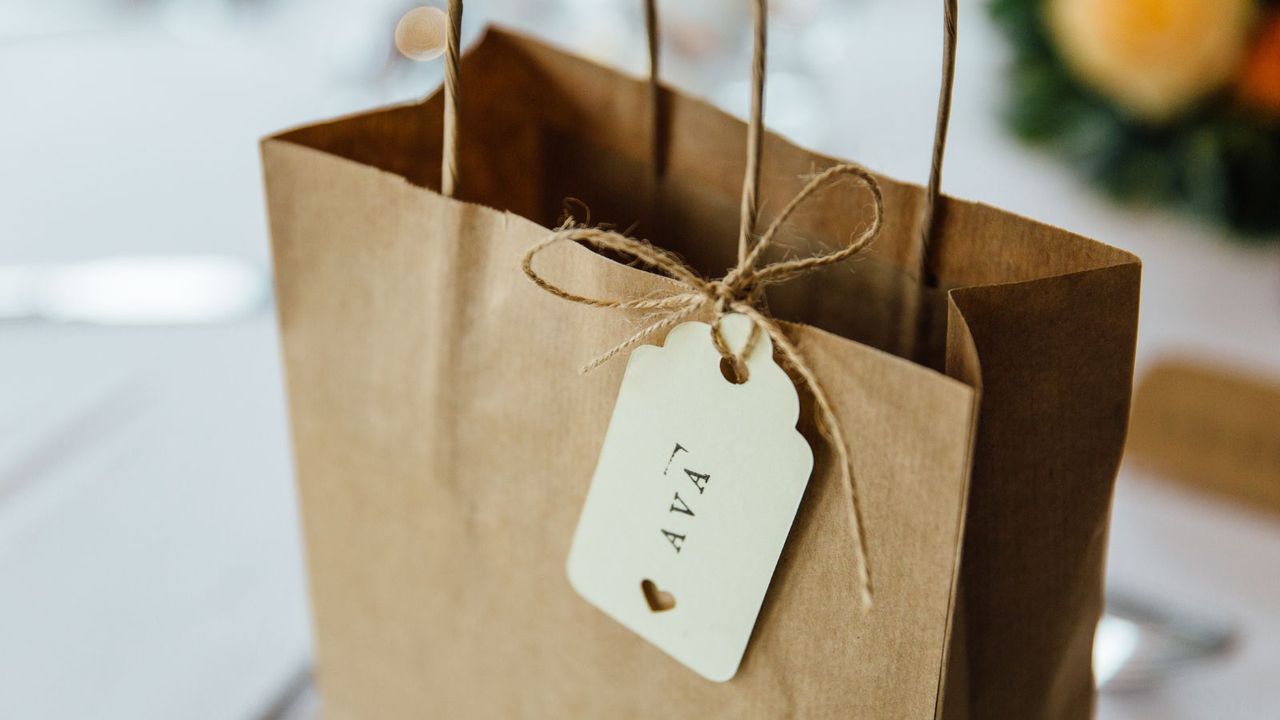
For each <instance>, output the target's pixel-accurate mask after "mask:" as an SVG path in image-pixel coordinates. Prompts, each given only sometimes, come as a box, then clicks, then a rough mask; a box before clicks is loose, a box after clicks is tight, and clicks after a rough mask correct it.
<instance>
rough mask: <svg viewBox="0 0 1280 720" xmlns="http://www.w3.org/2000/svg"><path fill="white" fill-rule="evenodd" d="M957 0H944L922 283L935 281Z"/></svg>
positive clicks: (922, 238)
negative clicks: (932, 258) (933, 255)
mask: <svg viewBox="0 0 1280 720" xmlns="http://www.w3.org/2000/svg"><path fill="white" fill-rule="evenodd" d="M956 15H957V13H956V0H943V2H942V82H941V85H940V86H939V88H938V114H937V118H936V119H935V121H934V128H933V152H932V155H931V157H930V162H929V182H928V185H926V186H925V193H924V207H923V208H922V210H921V213H920V273H919V278H920V282H921V283H922V284H924V283H926V282H927V283H930V284H936V282H935V280H934V279H933V277H932V272H931V271H930V267H929V263H928V255H929V246H930V244H931V243H932V241H933V239H934V238H933V234H934V224H935V220H936V218H937V214H938V196H939V195H940V194H941V193H942V157H943V154H944V153H945V151H946V147H947V128H948V126H949V125H950V124H951V89H952V86H953V85H954V84H955V77H956Z"/></svg>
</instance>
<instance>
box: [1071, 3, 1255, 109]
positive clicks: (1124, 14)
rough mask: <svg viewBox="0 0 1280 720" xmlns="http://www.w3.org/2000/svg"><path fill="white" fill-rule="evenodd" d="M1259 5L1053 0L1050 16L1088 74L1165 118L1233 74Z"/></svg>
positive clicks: (1080, 71)
mask: <svg viewBox="0 0 1280 720" xmlns="http://www.w3.org/2000/svg"><path fill="white" fill-rule="evenodd" d="M1255 13H1256V5H1255V2H1254V0H1049V4H1048V7H1047V17H1046V20H1047V23H1048V26H1049V29H1050V32H1051V33H1052V35H1053V37H1054V39H1055V41H1056V43H1057V45H1058V49H1059V51H1060V52H1061V53H1062V56H1063V59H1064V60H1065V62H1066V63H1067V65H1068V66H1069V67H1071V68H1072V70H1073V71H1074V72H1075V73H1076V74H1077V75H1079V76H1080V77H1081V79H1082V80H1083V81H1084V82H1086V83H1087V84H1089V85H1090V86H1092V87H1093V88H1094V89H1096V90H1097V91H1098V92H1101V93H1103V94H1105V95H1107V96H1108V97H1110V98H1111V99H1112V100H1113V101H1115V102H1116V103H1117V104H1118V105H1120V106H1121V107H1123V108H1125V109H1126V110H1127V111H1129V112H1130V113H1131V114H1133V115H1135V116H1137V117H1139V118H1142V119H1146V120H1150V121H1156V122H1158V121H1161V120H1165V119H1168V118H1170V117H1172V116H1173V115H1174V114H1176V113H1177V112H1178V111H1180V110H1183V109H1184V108H1186V107H1187V106H1188V105H1190V104H1191V103H1194V102H1195V101H1196V100H1197V99H1199V98H1201V97H1203V96H1204V95H1205V94H1207V93H1209V92H1212V91H1213V90H1216V89H1218V88H1220V87H1222V86H1223V85H1225V84H1226V83H1227V82H1228V81H1230V80H1231V79H1232V77H1233V76H1234V75H1235V73H1236V71H1237V69H1238V68H1239V67H1240V63H1241V60H1242V59H1243V57H1244V54H1245V49H1246V46H1247V44H1248V39H1249V29H1250V26H1251V24H1252V21H1253V18H1254V16H1255Z"/></svg>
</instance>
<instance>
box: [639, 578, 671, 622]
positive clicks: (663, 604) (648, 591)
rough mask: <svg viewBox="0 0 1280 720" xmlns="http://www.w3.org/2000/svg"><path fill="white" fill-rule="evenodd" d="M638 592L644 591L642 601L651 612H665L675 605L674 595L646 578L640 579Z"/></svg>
mask: <svg viewBox="0 0 1280 720" xmlns="http://www.w3.org/2000/svg"><path fill="white" fill-rule="evenodd" d="M640 592H642V593H644V601H645V602H646V603H648V604H649V609H650V610H651V611H653V612H656V613H659V612H666V611H667V610H670V609H671V608H673V607H675V606H676V596H675V595H672V594H671V593H669V592H667V591H666V590H659V589H658V586H657V585H656V584H654V582H653V581H652V580H650V579H648V578H645V579H644V580H641V581H640Z"/></svg>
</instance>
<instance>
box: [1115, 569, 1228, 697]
mask: <svg viewBox="0 0 1280 720" xmlns="http://www.w3.org/2000/svg"><path fill="white" fill-rule="evenodd" d="M1234 642H1235V633H1234V631H1233V630H1232V629H1231V627H1230V626H1229V625H1228V624H1227V623H1226V622H1224V621H1222V620H1218V619H1214V618H1209V617H1206V616H1192V615H1189V614H1185V613H1182V612H1180V611H1174V610H1173V609H1171V608H1167V607H1161V606H1158V605H1156V604H1154V603H1153V602H1152V601H1151V600H1150V599H1149V598H1141V597H1136V596H1132V595H1129V594H1126V593H1124V592H1117V591H1115V590H1112V591H1110V592H1109V593H1108V595H1107V611H1106V613H1105V614H1104V615H1103V617H1102V621H1101V622H1100V623H1098V632H1097V635H1096V636H1095V637H1094V644H1093V673H1094V677H1095V678H1096V680H1097V683H1098V688H1099V689H1100V690H1103V691H1105V692H1135V691H1140V690H1146V689H1150V688H1153V687H1155V686H1157V685H1159V684H1161V683H1162V682H1165V681H1167V680H1169V679H1170V678H1171V677H1173V676H1174V675H1177V674H1179V673H1181V672H1183V671H1185V670H1188V669H1193V668H1195V667H1197V666H1200V665H1203V664H1205V663H1207V662H1209V661H1211V660H1213V659H1215V658H1218V657H1221V656H1223V655H1226V654H1227V653H1228V652H1229V651H1230V650H1231V647H1232V645H1233V644H1234Z"/></svg>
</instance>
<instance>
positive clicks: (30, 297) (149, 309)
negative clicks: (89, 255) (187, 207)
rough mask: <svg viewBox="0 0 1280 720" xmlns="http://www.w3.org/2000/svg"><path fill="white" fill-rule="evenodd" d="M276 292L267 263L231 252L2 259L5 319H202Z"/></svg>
mask: <svg viewBox="0 0 1280 720" xmlns="http://www.w3.org/2000/svg"><path fill="white" fill-rule="evenodd" d="M270 298H271V283H270V278H269V277H268V275H267V272H266V270H265V269H264V268H263V267H262V266H260V265H258V264H256V263H253V262H249V261H247V260H243V259H241V258H236V257H230V256H224V255H171V256H164V255H135V256H121V257H113V258H104V259H100V260H90V261H85V262H78V263H66V264H58V265H10V266H0V320H9V321H22V320H27V321H33V320H34V321H53V322H81V323H93V324H98V325H202V324H209V323H223V322H231V321H234V320H239V319H243V318H246V317H249V316H250V315H253V314H255V313H257V312H260V311H261V310H263V309H264V308H266V307H268V306H269V304H270Z"/></svg>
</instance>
